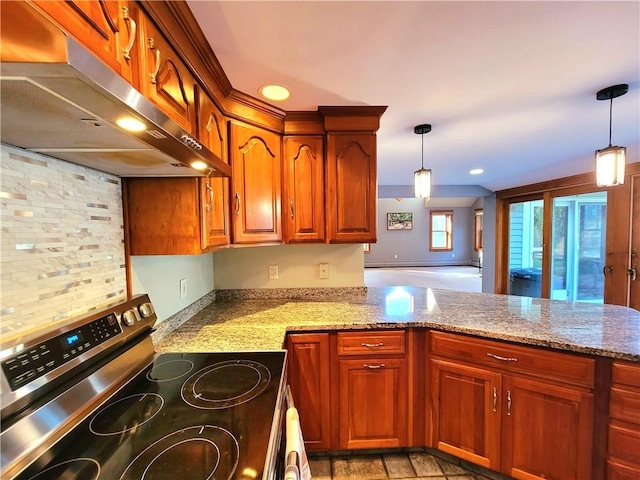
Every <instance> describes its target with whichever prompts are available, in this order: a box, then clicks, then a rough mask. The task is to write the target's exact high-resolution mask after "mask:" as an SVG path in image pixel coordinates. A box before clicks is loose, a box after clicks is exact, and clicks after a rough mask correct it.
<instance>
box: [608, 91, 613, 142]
mask: <svg viewBox="0 0 640 480" xmlns="http://www.w3.org/2000/svg"><path fill="white" fill-rule="evenodd" d="M612 116H613V96H611V101H610V103H609V146H611V118H612Z"/></svg>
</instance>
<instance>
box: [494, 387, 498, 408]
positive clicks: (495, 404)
mask: <svg viewBox="0 0 640 480" xmlns="http://www.w3.org/2000/svg"><path fill="white" fill-rule="evenodd" d="M497 411H498V389H497V388H496V387H493V412H494V413H495V412H497Z"/></svg>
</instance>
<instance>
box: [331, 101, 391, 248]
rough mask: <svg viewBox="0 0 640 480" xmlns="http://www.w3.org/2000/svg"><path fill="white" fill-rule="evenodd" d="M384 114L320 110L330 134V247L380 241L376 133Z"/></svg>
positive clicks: (367, 110) (379, 110)
mask: <svg viewBox="0 0 640 480" xmlns="http://www.w3.org/2000/svg"><path fill="white" fill-rule="evenodd" d="M386 108H387V107H319V108H318V110H319V112H320V113H321V115H322V116H323V118H324V127H325V130H326V132H327V152H326V161H327V166H326V212H327V215H326V219H327V220H326V223H327V241H328V243H373V242H375V241H376V206H377V191H378V189H377V180H378V179H377V155H376V131H377V130H378V127H379V126H380V117H381V116H382V114H383V113H384V111H385V110H386Z"/></svg>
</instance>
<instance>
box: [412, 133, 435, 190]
mask: <svg viewBox="0 0 640 480" xmlns="http://www.w3.org/2000/svg"><path fill="white" fill-rule="evenodd" d="M430 131H431V125H429V124H428V123H425V124H422V125H417V126H416V127H415V128H414V129H413V132H414V133H416V134H418V135H422V163H421V168H420V170H416V171H415V172H414V173H413V179H414V182H415V197H416V198H429V197H430V196H431V170H430V169H427V168H424V134H425V133H429V132H430Z"/></svg>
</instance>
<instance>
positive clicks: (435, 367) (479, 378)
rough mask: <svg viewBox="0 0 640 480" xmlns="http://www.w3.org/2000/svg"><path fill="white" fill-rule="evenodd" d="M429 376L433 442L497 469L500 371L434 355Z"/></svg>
mask: <svg viewBox="0 0 640 480" xmlns="http://www.w3.org/2000/svg"><path fill="white" fill-rule="evenodd" d="M431 379H432V380H431V398H432V405H433V408H434V415H433V429H434V432H435V442H434V446H435V447H436V448H438V449H439V450H442V451H443V452H447V453H450V454H451V455H455V456H456V457H460V458H463V459H465V460H468V461H470V462H473V463H475V464H477V465H481V466H483V467H486V468H490V469H492V470H499V469H500V417H501V415H500V413H499V411H498V409H499V408H500V400H501V391H502V387H501V385H502V377H501V375H500V374H498V373H495V372H491V371H489V370H487V369H484V368H476V367H472V366H470V365H465V364H461V363H456V362H452V361H449V360H446V359H435V358H434V359H432V360H431ZM445 399H446V400H445Z"/></svg>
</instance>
